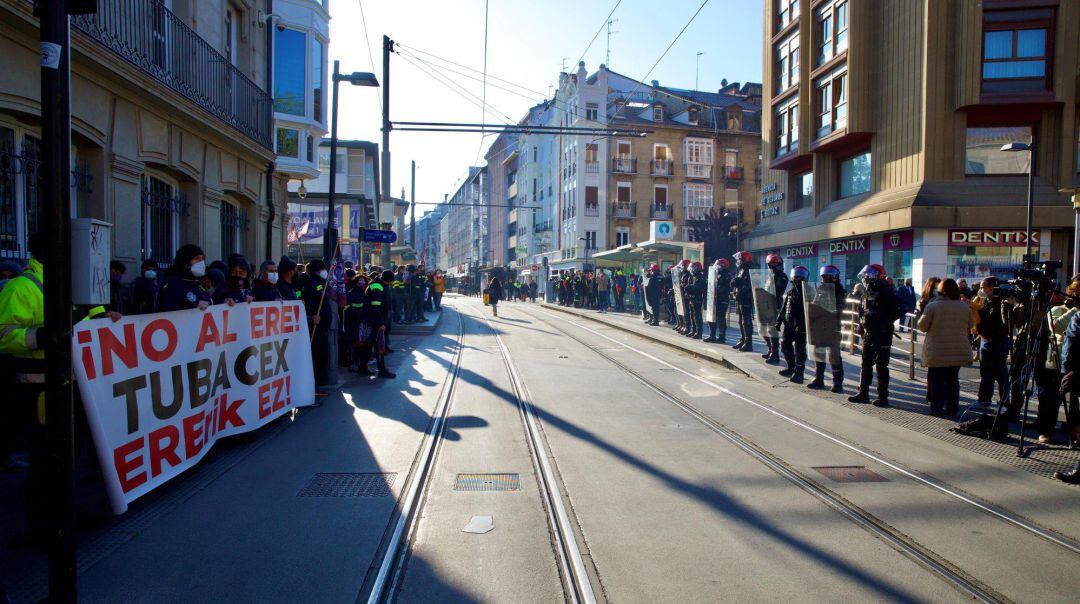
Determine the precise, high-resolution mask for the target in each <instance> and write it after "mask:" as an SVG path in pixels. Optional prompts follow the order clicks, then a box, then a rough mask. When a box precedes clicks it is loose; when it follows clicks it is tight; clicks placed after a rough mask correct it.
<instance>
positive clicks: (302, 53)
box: [274, 28, 308, 157]
mask: <svg viewBox="0 0 1080 604" xmlns="http://www.w3.org/2000/svg"><path fill="white" fill-rule="evenodd" d="M307 57H308V51H307V35H306V34H304V32H302V31H299V30H296V29H290V28H284V29H280V30H277V32H276V35H275V36H274V111H277V112H278V113H288V114H289V115H298V116H301V117H304V116H306V115H307V107H306V106H305V102H304V101H305V99H306V97H307V94H306V90H307V89H306V87H305V85H304V82H305V76H306V74H307V70H306V69H305V67H306V64H307ZM293 157H295V155H294V156H293Z"/></svg>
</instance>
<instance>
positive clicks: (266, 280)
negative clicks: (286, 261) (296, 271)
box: [251, 260, 283, 302]
mask: <svg viewBox="0 0 1080 604" xmlns="http://www.w3.org/2000/svg"><path fill="white" fill-rule="evenodd" d="M279 279H280V277H279V276H278V265H277V263H275V262H274V261H273V260H265V261H263V263H262V264H260V265H259V277H258V278H257V279H255V283H253V284H252V286H251V297H252V298H254V299H255V301H256V302H278V301H280V300H282V299H283V298H282V296H281V290H280V289H278V280H279Z"/></svg>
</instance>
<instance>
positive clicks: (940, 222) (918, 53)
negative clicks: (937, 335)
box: [749, 0, 1080, 282]
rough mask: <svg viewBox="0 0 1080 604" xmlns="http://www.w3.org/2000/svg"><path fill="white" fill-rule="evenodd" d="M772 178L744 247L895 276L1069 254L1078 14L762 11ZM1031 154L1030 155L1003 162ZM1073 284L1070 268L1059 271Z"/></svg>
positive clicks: (851, 5) (1007, 8) (961, 272)
mask: <svg viewBox="0 0 1080 604" xmlns="http://www.w3.org/2000/svg"><path fill="white" fill-rule="evenodd" d="M764 28H765V36H764V37H765V48H764V54H765V82H766V90H765V93H764V102H763V106H764V108H763V110H764V111H765V113H766V115H768V116H769V118H770V119H768V120H766V121H765V123H764V124H763V128H762V139H763V152H764V154H765V162H766V163H767V169H766V170H765V174H764V176H763V182H762V187H761V199H760V208H759V217H760V224H759V225H758V226H757V227H756V228H755V229H754V231H753V232H752V233H751V236H750V239H749V247H750V249H752V250H754V251H755V252H759V254H758V255H759V257H762V256H763V255H764V253H766V252H772V251H777V252H779V253H781V254H782V255H783V256H784V257H785V262H786V263H787V264H788V265H791V264H795V263H799V264H803V265H806V266H808V267H809V268H810V269H811V274H814V275H816V273H817V268H818V266H820V265H821V264H823V263H831V264H835V265H837V266H838V267H839V268H840V269H841V271H842V272H843V273H844V274H845V276H846V279H847V280H848V281H851V280H852V279H853V278H854V276H855V275H856V273H857V272H858V271H859V269H860V268H861V267H862V266H863V265H864V264H866V263H868V262H877V263H882V264H884V265H885V266H886V268H887V269H888V271H889V273H890V275H892V276H894V277H896V278H908V277H910V278H913V279H914V280H915V281H916V282H922V281H924V280H925V279H926V278H928V277H930V276H934V275H936V276H942V277H944V276H948V277H954V278H966V279H968V280H969V281H972V280H975V279H979V278H981V277H983V276H986V275H990V274H994V275H999V276H1011V274H1012V269H1014V268H1015V267H1016V266H1018V265H1019V264H1020V263H1021V261H1022V257H1023V255H1024V253H1025V246H1026V245H1027V240H1026V233H1025V222H1026V210H1025V203H1026V197H1027V174H1028V171H1029V169H1030V168H1031V166H1032V162H1031V161H1030V160H1031V159H1034V160H1035V161H1034V166H1035V168H1034V171H1035V194H1034V200H1035V203H1034V205H1035V209H1034V232H1033V235H1032V242H1031V243H1032V245H1033V246H1035V247H1036V249H1037V250H1038V255H1039V257H1040V258H1041V259H1050V258H1053V259H1058V260H1065V261H1067V262H1068V259H1069V258H1071V256H1072V246H1073V243H1072V242H1073V228H1072V227H1073V218H1074V216H1073V211H1072V208H1071V207H1070V205H1069V204H1068V201H1067V197H1066V196H1064V195H1061V194H1059V193H1058V189H1060V188H1067V187H1075V186H1076V184H1077V181H1078V177H1077V174H1078V173H1080V160H1078V151H1080V149H1078V146H1080V143H1078V142H1077V135H1078V126H1077V123H1078V120H1077V117H1078V116H1077V104H1076V96H1077V93H1078V87H1077V81H1078V80H1077V78H1078V73H1080V63H1078V54H1080V37H1078V36H1077V34H1076V32H1077V30H1078V28H1080V3H1076V2H1071V1H1060V2H1059V1H1057V0H981V1H977V0H872V1H871V0H825V1H819V0H814V1H811V0H768V1H767V2H766V4H765V22H764ZM1029 142H1033V143H1034V147H1035V151H1034V153H1033V155H1034V158H1032V157H1031V155H1032V153H1029V152H1027V151H1019V152H1005V151H1001V148H1002V146H1003V145H1005V144H1008V143H1029ZM1075 271H1076V267H1067V268H1066V274H1071V273H1072V272H1075Z"/></svg>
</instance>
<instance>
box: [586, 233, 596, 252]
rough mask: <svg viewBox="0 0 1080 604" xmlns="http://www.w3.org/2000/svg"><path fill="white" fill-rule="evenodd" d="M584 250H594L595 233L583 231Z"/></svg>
mask: <svg viewBox="0 0 1080 604" xmlns="http://www.w3.org/2000/svg"><path fill="white" fill-rule="evenodd" d="M585 248H586V249H589V250H595V249H596V231H585Z"/></svg>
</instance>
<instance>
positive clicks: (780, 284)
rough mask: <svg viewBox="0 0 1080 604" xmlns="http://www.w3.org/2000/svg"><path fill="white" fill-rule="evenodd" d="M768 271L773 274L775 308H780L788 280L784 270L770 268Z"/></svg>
mask: <svg viewBox="0 0 1080 604" xmlns="http://www.w3.org/2000/svg"><path fill="white" fill-rule="evenodd" d="M769 270H771V271H772V273H773V274H772V277H773V285H774V286H775V287H776V307H777V308H780V305H781V304H783V303H784V292H786V291H787V286H788V281H789V279H788V276H787V275H786V274H785V273H784V269H775V268H770V269H769Z"/></svg>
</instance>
